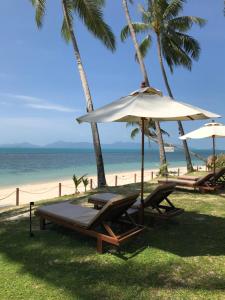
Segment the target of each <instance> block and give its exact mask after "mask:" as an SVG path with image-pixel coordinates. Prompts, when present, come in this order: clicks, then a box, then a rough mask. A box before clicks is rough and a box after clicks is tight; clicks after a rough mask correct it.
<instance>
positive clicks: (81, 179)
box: [72, 174, 86, 194]
mask: <svg viewBox="0 0 225 300" xmlns="http://www.w3.org/2000/svg"><path fill="white" fill-rule="evenodd" d="M85 176H86V174H85V175H83V176H80V177H79V176H76V175H75V174H74V175H73V177H72V179H73V183H74V186H75V194H78V193H79V190H78V187H79V185H80V184H81V183H82V182H84V177H85ZM85 191H86V190H85Z"/></svg>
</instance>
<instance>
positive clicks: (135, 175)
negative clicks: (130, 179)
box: [134, 173, 137, 183]
mask: <svg viewBox="0 0 225 300" xmlns="http://www.w3.org/2000/svg"><path fill="white" fill-rule="evenodd" d="M136 182H137V174H136V173H135V174H134V183H136Z"/></svg>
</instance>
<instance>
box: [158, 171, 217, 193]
mask: <svg viewBox="0 0 225 300" xmlns="http://www.w3.org/2000/svg"><path fill="white" fill-rule="evenodd" d="M212 177H213V173H209V174H207V175H205V176H203V177H200V178H199V179H198V180H185V179H176V178H174V179H173V178H166V179H159V180H158V183H164V184H166V183H167V184H168V183H171V184H174V185H175V186H176V187H177V186H178V187H189V188H193V189H194V190H200V191H201V190H207V189H208V190H212V189H213V186H210V183H211V179H212Z"/></svg>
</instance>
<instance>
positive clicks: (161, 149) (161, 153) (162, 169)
mask: <svg viewBox="0 0 225 300" xmlns="http://www.w3.org/2000/svg"><path fill="white" fill-rule="evenodd" d="M122 5H123V9H124V12H125V16H126V19H127V24H128V27H129V30H130V35H131V38H132V41H133V43H134V48H135V51H136V53H137V58H138V62H139V65H140V69H141V73H142V75H143V78H144V82H145V85H146V86H150V83H149V78H148V74H147V71H146V68H145V64H144V60H143V56H142V54H141V51H140V49H139V44H138V41H137V38H136V33H135V31H134V28H133V25H132V21H131V17H130V13H129V9H128V5H127V1H126V0H122ZM155 125H156V134H157V138H158V144H159V158H160V166H161V167H160V173H165V172H167V164H166V154H165V149H164V143H163V137H162V132H161V129H160V124H159V122H155Z"/></svg>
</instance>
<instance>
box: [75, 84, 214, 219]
mask: <svg viewBox="0 0 225 300" xmlns="http://www.w3.org/2000/svg"><path fill="white" fill-rule="evenodd" d="M217 117H220V116H219V115H217V114H214V113H211V112H209V111H206V110H203V109H201V108H198V107H195V106H192V105H189V104H186V103H183V102H178V101H175V100H173V99H172V98H170V97H165V96H162V93H161V92H160V91H159V90H156V89H154V88H151V87H146V88H141V89H139V90H137V91H134V92H133V93H131V94H129V95H128V96H125V97H122V98H120V99H119V100H117V101H114V102H112V103H110V104H108V105H105V106H103V107H101V108H99V109H96V110H95V111H93V112H90V113H88V114H86V115H84V116H81V117H79V118H77V121H78V122H79V123H82V122H89V123H97V122H99V123H102V122H140V123H141V127H142V135H141V145H142V150H141V153H142V159H141V203H142V217H143V214H144V200H143V189H144V123H145V120H146V119H152V120H154V121H176V120H180V121H184V120H201V119H211V118H217Z"/></svg>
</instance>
